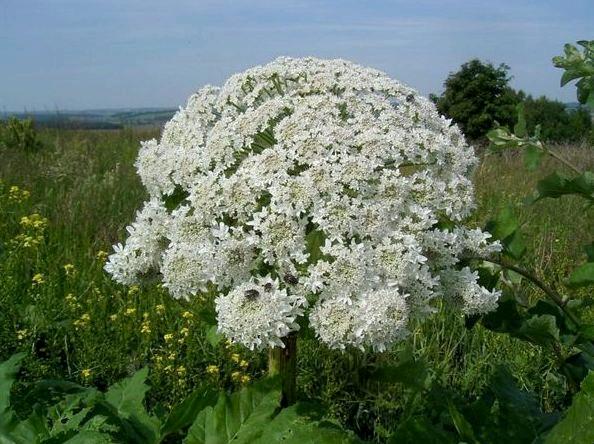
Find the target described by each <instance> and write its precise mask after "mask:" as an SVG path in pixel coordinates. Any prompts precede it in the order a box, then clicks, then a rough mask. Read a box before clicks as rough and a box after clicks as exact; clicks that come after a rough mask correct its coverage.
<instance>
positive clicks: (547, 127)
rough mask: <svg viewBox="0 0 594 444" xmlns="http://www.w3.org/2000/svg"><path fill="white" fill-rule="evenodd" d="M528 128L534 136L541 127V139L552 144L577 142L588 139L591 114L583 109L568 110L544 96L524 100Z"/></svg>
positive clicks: (561, 104)
mask: <svg viewBox="0 0 594 444" xmlns="http://www.w3.org/2000/svg"><path fill="white" fill-rule="evenodd" d="M524 112H525V115H526V128H527V129H528V131H529V132H530V133H531V134H532V133H533V132H534V129H535V127H536V125H538V124H540V126H541V132H540V135H541V138H542V139H543V140H546V141H550V142H577V141H580V140H583V139H584V138H586V137H588V134H589V132H590V130H591V128H592V119H591V117H590V112H589V111H588V110H587V109H585V108H583V107H580V108H577V109H574V110H568V109H567V107H566V106H565V104H563V103H561V102H559V101H557V100H550V99H548V98H546V97H544V96H542V97H539V98H537V99H534V98H532V96H528V97H526V99H525V100H524Z"/></svg>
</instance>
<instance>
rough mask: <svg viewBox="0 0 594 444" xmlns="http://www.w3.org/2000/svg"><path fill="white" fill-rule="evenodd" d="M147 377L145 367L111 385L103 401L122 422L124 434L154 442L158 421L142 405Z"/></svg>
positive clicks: (146, 389) (147, 387)
mask: <svg viewBox="0 0 594 444" xmlns="http://www.w3.org/2000/svg"><path fill="white" fill-rule="evenodd" d="M147 376H148V368H147V367H145V368H143V369H141V370H139V371H137V372H136V373H135V374H134V375H132V376H131V377H129V378H126V379H124V380H122V381H120V382H118V383H116V384H114V385H112V386H111V387H110V388H109V390H108V391H107V392H106V393H105V401H106V403H107V404H108V405H109V406H111V407H112V408H113V409H114V410H115V412H116V413H117V416H118V417H119V418H121V419H122V420H123V421H122V427H124V428H125V429H126V433H128V434H130V436H133V437H135V440H142V441H144V442H154V441H155V440H156V439H157V436H158V429H159V424H158V420H157V419H156V418H152V417H150V416H149V414H148V413H147V412H146V410H145V408H144V405H143V400H144V396H145V394H146V392H147V391H148V390H149V386H148V385H146V384H145V381H146V378H147ZM142 441H141V442H142Z"/></svg>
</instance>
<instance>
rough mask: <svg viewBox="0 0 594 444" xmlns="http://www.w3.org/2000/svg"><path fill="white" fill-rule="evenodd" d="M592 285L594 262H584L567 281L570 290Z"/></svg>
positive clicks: (593, 280) (593, 281) (593, 282)
mask: <svg viewBox="0 0 594 444" xmlns="http://www.w3.org/2000/svg"><path fill="white" fill-rule="evenodd" d="M588 285H594V262H586V263H585V264H582V265H580V266H579V267H577V268H576V269H575V270H573V272H572V273H571V275H570V276H569V279H568V280H567V286H568V287H571V288H579V287H586V286H588Z"/></svg>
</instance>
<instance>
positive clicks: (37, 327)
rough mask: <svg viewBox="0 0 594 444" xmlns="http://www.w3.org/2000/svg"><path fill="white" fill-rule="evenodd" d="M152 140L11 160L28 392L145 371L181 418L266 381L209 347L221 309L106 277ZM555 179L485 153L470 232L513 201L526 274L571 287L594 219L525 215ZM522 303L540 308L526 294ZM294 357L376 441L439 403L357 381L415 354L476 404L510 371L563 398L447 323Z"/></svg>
mask: <svg viewBox="0 0 594 444" xmlns="http://www.w3.org/2000/svg"><path fill="white" fill-rule="evenodd" d="M153 137H158V131H156V130H132V129H125V130H118V131H90V130H89V131H73V130H72V131H70V130H50V129H48V130H43V131H42V132H41V133H40V138H41V140H42V142H43V147H42V149H40V150H39V151H37V152H22V151H15V150H9V149H2V148H0V181H1V182H0V307H1V309H0V361H1V360H4V359H7V358H8V357H9V356H10V355H12V354H13V353H14V352H16V351H28V352H29V354H28V357H27V358H26V361H25V364H24V375H23V378H21V380H22V381H23V382H21V384H27V382H32V381H35V380H39V379H41V378H53V379H55V378H63V379H68V380H71V381H75V382H78V383H82V384H84V385H94V386H97V387H99V388H105V387H107V386H108V385H110V384H112V383H113V382H115V381H117V380H119V379H121V378H122V377H124V376H128V375H130V374H132V373H133V372H134V371H136V370H138V369H139V368H141V367H143V366H145V365H148V366H149V368H150V383H151V386H152V390H151V391H150V392H149V404H151V405H157V404H162V405H164V406H171V405H172V404H174V403H176V402H179V400H181V399H183V397H184V396H185V395H186V394H188V393H189V392H190V391H191V390H192V389H193V388H196V387H199V386H201V385H209V386H213V385H215V386H219V387H221V388H236V387H240V386H242V385H246V384H248V383H249V382H250V381H252V380H254V379H257V378H258V377H260V376H261V375H262V374H263V373H264V372H265V370H266V368H265V365H266V356H265V355H264V354H257V353H252V352H249V350H246V349H243V348H241V347H237V346H234V345H230V344H228V343H227V342H226V341H224V340H221V339H220V338H219V337H218V336H217V335H216V334H215V333H214V330H213V328H212V298H211V297H210V296H211V295H204V296H203V297H201V298H196V299H195V300H193V301H191V302H184V301H176V300H173V299H172V298H171V297H169V296H168V294H167V292H166V291H165V290H164V289H162V288H161V287H160V286H159V285H158V284H155V285H151V286H147V287H142V288H140V287H131V288H125V287H122V286H120V285H118V284H116V283H114V282H112V281H111V280H110V278H109V276H107V275H106V274H105V273H104V272H103V270H102V267H103V264H104V262H105V258H106V255H107V254H108V253H109V252H110V251H111V245H112V244H114V243H117V242H119V241H121V240H122V239H124V233H125V226H126V225H127V224H128V223H130V221H131V220H132V219H133V215H134V213H135V211H136V210H137V209H138V208H139V206H140V204H141V202H142V201H143V198H144V197H145V196H144V190H143V188H142V186H141V184H140V181H139V179H138V177H137V176H136V173H135V168H134V161H135V158H136V154H137V151H138V147H139V141H140V140H145V139H150V138H153ZM555 149H558V150H561V151H563V152H564V153H565V154H566V156H567V157H568V158H569V159H570V160H572V162H573V163H574V164H578V165H580V166H582V167H584V168H587V167H589V168H592V166H594V149H593V148H592V147H589V146H586V145H583V146H564V145H560V146H557V147H555ZM553 168H557V169H560V167H559V166H557V165H553V162H552V161H549V160H547V161H546V162H545V163H544V165H543V166H542V167H541V168H540V169H539V170H538V171H535V172H527V171H526V169H525V168H524V166H523V164H522V159H521V158H520V157H519V156H515V155H513V154H511V153H506V154H505V155H494V154H486V153H485V154H482V155H481V163H480V166H479V168H478V169H477V171H476V175H475V183H476V192H477V207H478V209H477V212H476V214H475V216H474V218H473V220H472V221H471V224H475V225H480V226H483V225H484V224H485V222H486V221H487V220H488V219H489V218H490V217H492V216H493V215H494V214H495V212H496V211H497V210H498V209H500V208H503V207H504V206H505V205H508V204H509V202H513V203H514V205H515V208H516V211H517V214H518V216H519V218H520V220H521V221H522V223H523V224H524V226H525V228H526V230H525V232H526V233H529V237H528V239H527V241H528V245H529V251H528V262H529V263H530V265H531V268H532V269H533V270H535V271H536V274H537V275H540V276H546V277H547V279H548V281H549V282H561V281H562V280H563V279H564V278H565V277H566V275H567V273H568V271H569V270H571V269H572V268H573V267H574V266H575V263H576V258H577V259H578V260H579V259H580V258H581V256H580V255H581V252H580V248H581V246H582V245H584V244H586V243H588V242H591V240H592V239H591V236H592V233H593V232H594V218H592V217H589V218H588V217H581V218H576V217H575V215H576V214H579V213H580V212H581V207H582V206H583V203H582V202H581V201H579V200H577V199H573V198H571V197H568V198H563V199H556V200H554V201H553V200H544V201H540V202H537V203H536V204H533V205H525V204H524V201H525V199H526V197H528V196H529V195H530V194H531V192H532V190H533V189H534V186H535V184H536V182H537V180H538V179H539V178H541V177H543V176H544V175H545V174H546V173H547V172H548V171H552V170H553ZM590 214H591V212H590ZM524 296H525V297H526V299H527V300H533V299H534V298H537V297H540V294H539V293H538V292H537V291H536V290H535V289H534V288H532V287H530V286H526V287H525V295H524ZM583 296H584V298H587V297H588V296H587V295H586V294H585V292H584V294H583ZM590 297H591V296H590ZM298 349H299V356H298V368H299V373H298V389H299V391H300V396H301V397H303V398H308V399H316V400H319V401H321V402H322V403H323V404H324V405H325V406H326V407H327V408H328V411H329V414H330V415H331V416H332V417H334V418H335V419H338V420H340V421H341V422H342V423H343V424H345V425H346V426H348V427H349V428H351V429H353V430H355V431H356V432H357V433H358V434H359V435H360V436H361V437H364V438H368V439H374V440H377V441H378V442H381V441H383V440H384V439H385V438H386V437H388V436H389V435H390V432H391V431H393V429H394V428H395V426H396V424H397V423H398V422H399V421H400V420H401V418H402V415H403V414H407V415H410V414H412V413H411V412H415V411H421V410H422V409H424V408H425V404H426V402H428V401H427V400H426V399H421V398H420V397H417V396H413V395H411V394H410V393H409V392H408V391H407V389H406V388H405V387H404V386H403V385H400V384H398V383H393V384H379V383H368V382H366V381H365V380H364V376H363V373H362V369H365V368H368V367H369V366H371V365H372V364H374V363H376V362H378V361H380V362H382V363H394V364H397V363H398V362H400V360H401V359H402V356H405V355H407V354H409V355H410V354H412V355H414V356H415V357H416V358H418V359H422V360H424V361H426V362H427V363H428V368H429V371H428V372H427V373H426V374H423V375H419V377H423V378H429V379H432V380H433V381H436V382H437V383H439V384H440V385H441V386H443V387H446V388H448V390H450V391H451V392H452V393H454V394H456V396H459V397H461V398H463V399H468V400H472V399H475V398H476V396H477V395H478V394H479V393H480V392H481V390H482V389H483V387H484V386H485V384H486V383H487V380H488V379H489V378H490V377H491V375H493V373H494V372H495V370H496V369H497V368H498V366H500V365H503V364H505V365H506V366H507V367H508V368H509V369H510V371H511V373H512V374H513V376H514V377H515V378H516V379H517V381H518V383H519V386H520V387H523V388H526V389H530V390H533V391H535V392H536V393H537V394H538V395H539V397H540V402H541V405H542V407H543V409H545V410H546V411H552V410H554V409H555V408H557V406H558V405H559V404H560V403H561V402H562V401H563V399H562V398H563V397H564V396H566V388H565V387H564V384H565V382H564V381H563V379H562V378H560V377H559V375H558V374H557V373H556V372H555V371H554V370H553V369H554V367H555V363H554V361H553V355H552V354H550V353H547V351H546V350H543V349H542V348H539V347H536V346H532V345H530V344H529V343H527V342H524V341H520V340H516V339H514V338H512V337H510V336H509V335H503V334H496V333H493V332H491V331H487V330H486V329H484V328H483V327H482V326H480V325H476V326H475V327H474V328H472V329H467V328H466V327H465V325H464V319H463V318H461V317H456V316H453V315H451V314H448V313H446V312H445V311H443V310H442V311H440V312H439V313H438V314H437V315H436V316H435V317H434V318H433V319H432V320H431V321H430V322H428V323H426V324H424V325H422V326H419V327H418V328H417V329H416V330H415V331H414V334H413V335H412V336H411V338H410V339H409V340H408V341H407V342H406V343H404V344H401V345H400V346H399V347H397V348H396V349H394V350H392V351H389V352H386V353H383V354H379V355H376V354H371V353H363V352H355V351H353V352H349V353H340V352H333V351H330V350H328V349H326V348H325V347H324V346H322V345H320V344H319V343H318V342H317V341H316V340H315V339H313V338H308V337H304V338H301V339H300V342H299V344H298ZM17 390H18V387H17Z"/></svg>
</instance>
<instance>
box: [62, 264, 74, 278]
mask: <svg viewBox="0 0 594 444" xmlns="http://www.w3.org/2000/svg"><path fill="white" fill-rule="evenodd" d="M75 271H76V268H74V265H72V264H66V265H64V272H65V273H66V276H71V275H73V274H74V272H75Z"/></svg>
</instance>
